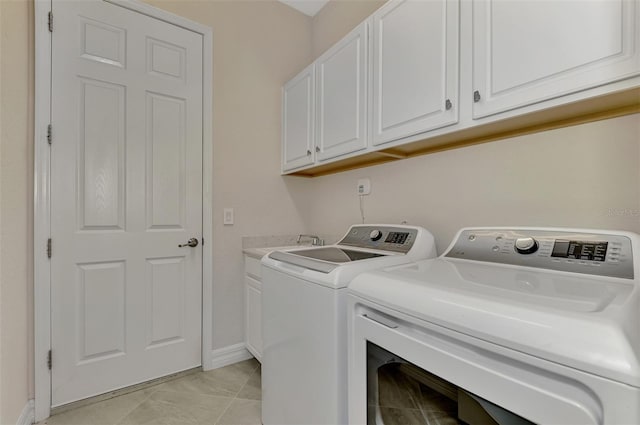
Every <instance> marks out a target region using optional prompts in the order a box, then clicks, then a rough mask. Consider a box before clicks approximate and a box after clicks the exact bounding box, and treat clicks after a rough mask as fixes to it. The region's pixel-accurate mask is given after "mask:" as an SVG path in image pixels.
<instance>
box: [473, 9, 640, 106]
mask: <svg viewBox="0 0 640 425" xmlns="http://www.w3.org/2000/svg"><path fill="white" fill-rule="evenodd" d="M639 8H640V7H639V4H638V2H637V1H634V0H588V1H587V0H584V1H576V0H555V1H538V0H523V1H504V0H475V1H474V2H473V84H474V90H475V92H474V101H475V103H474V105H473V118H481V117H486V116H489V115H492V114H496V113H500V112H504V111H508V110H512V109H515V108H519V107H523V106H527V105H531V104H534V103H537V102H541V101H544V100H547V99H551V98H555V97H560V96H563V95H567V94H570V93H575V92H578V91H581V90H586V89H589V88H592V87H596V86H600V85H603V84H607V83H610V82H614V81H617V80H622V79H625V78H629V77H632V76H634V75H638V74H639V72H638V71H639V69H640V55H639V53H638V52H639V49H640V28H638V22H640V19H638V16H639V15H638V14H639V13H640V11H639V10H638V9H639Z"/></svg>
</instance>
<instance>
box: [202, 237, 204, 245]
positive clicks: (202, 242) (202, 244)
mask: <svg viewBox="0 0 640 425" xmlns="http://www.w3.org/2000/svg"><path fill="white" fill-rule="evenodd" d="M202 246H204V238H202Z"/></svg>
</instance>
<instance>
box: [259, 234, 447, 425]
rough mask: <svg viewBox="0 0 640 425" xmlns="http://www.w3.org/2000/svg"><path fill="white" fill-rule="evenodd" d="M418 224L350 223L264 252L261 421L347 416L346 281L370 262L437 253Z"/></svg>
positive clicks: (269, 424)
mask: <svg viewBox="0 0 640 425" xmlns="http://www.w3.org/2000/svg"><path fill="white" fill-rule="evenodd" d="M435 255H436V252H435V245H434V239H433V236H432V235H431V233H429V232H428V231H427V230H425V229H423V228H421V227H415V226H404V225H354V226H351V228H350V229H349V231H348V232H347V234H346V235H345V236H344V237H343V238H342V240H340V242H338V243H337V244H335V245H330V246H324V247H311V248H304V249H296V250H289V251H286V252H284V251H276V252H273V253H271V254H269V255H268V256H265V257H264V258H263V260H262V326H263V357H262V423H263V424H265V425H275V424H278V425H284V424H295V425H301V424H331V425H338V424H346V423H347V346H346V344H347V324H346V291H347V289H346V287H347V285H348V284H349V282H351V280H352V279H353V278H354V276H356V275H358V274H359V273H362V272H364V271H367V270H374V269H378V268H383V267H390V266H393V265H399V264H406V263H409V262H413V261H417V260H421V259H426V258H433V257H435Z"/></svg>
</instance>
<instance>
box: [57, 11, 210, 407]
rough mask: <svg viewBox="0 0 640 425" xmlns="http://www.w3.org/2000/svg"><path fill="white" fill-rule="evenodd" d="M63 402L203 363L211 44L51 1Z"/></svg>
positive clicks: (138, 18)
mask: <svg viewBox="0 0 640 425" xmlns="http://www.w3.org/2000/svg"><path fill="white" fill-rule="evenodd" d="M53 14H54V17H55V30H54V32H53V36H52V40H53V42H52V43H53V44H52V105H51V106H52V113H51V115H52V116H51V121H52V123H53V135H54V138H53V139H54V142H53V145H52V147H51V236H52V241H53V255H52V258H51V336H52V342H51V344H52V353H53V355H52V358H53V369H52V378H51V379H52V381H51V382H52V406H58V405H61V404H65V403H68V402H72V401H75V400H78V399H82V398H86V397H90V396H93V395H96V394H100V393H104V392H106V391H110V390H113V389H116V388H121V387H124V386H128V385H131V384H135V383H138V382H142V381H146V380H149V379H152V378H156V377H159V376H162V375H166V374H169V373H173V372H177V371H180V370H185V369H189V368H192V367H195V366H198V365H200V364H201V308H202V307H201V301H202V295H201V290H202V250H201V249H202V248H201V246H202V245H201V244H199V245H198V246H197V247H193V248H192V247H182V248H180V247H178V244H182V243H185V242H186V241H187V240H188V239H189V238H192V237H195V238H197V239H198V241H200V240H201V235H202V158H201V156H202V36H201V35H200V34H196V33H193V32H191V31H189V30H186V29H183V28H180V27H177V26H174V25H171V24H168V23H165V22H162V21H159V20H156V19H153V18H150V17H148V16H145V15H142V14H140V13H136V12H133V11H130V10H128V9H125V8H123V7H120V6H116V5H113V4H110V3H105V2H102V1H98V0H83V1H75V2H64V1H55V2H53Z"/></svg>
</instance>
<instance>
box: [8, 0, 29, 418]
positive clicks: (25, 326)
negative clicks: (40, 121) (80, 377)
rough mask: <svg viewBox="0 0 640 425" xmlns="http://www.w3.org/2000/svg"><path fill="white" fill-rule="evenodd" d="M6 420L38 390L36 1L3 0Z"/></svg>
mask: <svg viewBox="0 0 640 425" xmlns="http://www.w3.org/2000/svg"><path fill="white" fill-rule="evenodd" d="M0 32H1V37H0V424H15V423H16V420H17V419H18V417H19V416H20V413H21V411H22V409H23V408H24V407H25V404H26V403H27V400H28V398H29V395H30V394H31V393H32V388H33V385H32V381H33V378H32V372H31V370H32V367H31V365H32V364H33V356H32V352H33V343H32V340H33V312H32V298H33V279H32V272H31V270H32V268H33V266H32V264H33V261H32V255H31V252H32V243H31V240H32V239H33V236H32V234H33V227H32V221H31V219H30V217H31V211H32V209H33V208H32V195H33V191H32V189H31V188H32V186H33V178H32V175H33V166H32V162H33V142H32V139H33V131H32V128H33V112H32V111H33V45H34V44H33V4H32V2H27V1H18V0H10V1H0Z"/></svg>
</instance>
